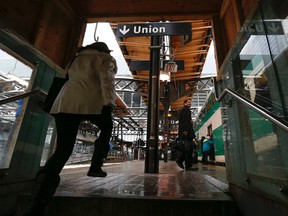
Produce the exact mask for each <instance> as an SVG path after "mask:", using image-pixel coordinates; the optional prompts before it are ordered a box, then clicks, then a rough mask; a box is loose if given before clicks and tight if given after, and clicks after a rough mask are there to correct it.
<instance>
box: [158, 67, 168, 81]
mask: <svg viewBox="0 0 288 216" xmlns="http://www.w3.org/2000/svg"><path fill="white" fill-rule="evenodd" d="M160 80H161V81H163V82H165V81H166V82H170V72H168V71H164V70H161V71H160Z"/></svg>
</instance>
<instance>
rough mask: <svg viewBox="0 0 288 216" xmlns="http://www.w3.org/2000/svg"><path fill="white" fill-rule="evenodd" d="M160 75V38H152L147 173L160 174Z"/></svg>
mask: <svg viewBox="0 0 288 216" xmlns="http://www.w3.org/2000/svg"><path fill="white" fill-rule="evenodd" d="M159 73H160V37H159V36H151V46H150V73H149V95H148V121H147V123H148V124H147V144H146V157H145V173H158V172H159V157H158V134H159V128H158V125H159Z"/></svg>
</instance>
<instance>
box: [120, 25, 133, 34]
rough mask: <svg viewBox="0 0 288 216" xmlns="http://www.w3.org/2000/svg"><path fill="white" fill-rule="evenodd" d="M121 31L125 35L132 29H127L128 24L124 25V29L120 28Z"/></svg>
mask: <svg viewBox="0 0 288 216" xmlns="http://www.w3.org/2000/svg"><path fill="white" fill-rule="evenodd" d="M119 31H120V32H121V33H122V34H123V35H125V34H127V33H128V32H129V31H130V28H128V29H126V25H124V27H123V29H119Z"/></svg>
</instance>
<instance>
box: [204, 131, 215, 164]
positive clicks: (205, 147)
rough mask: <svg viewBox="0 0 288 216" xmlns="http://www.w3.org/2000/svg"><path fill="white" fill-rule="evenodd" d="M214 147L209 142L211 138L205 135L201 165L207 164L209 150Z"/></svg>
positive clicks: (211, 142)
mask: <svg viewBox="0 0 288 216" xmlns="http://www.w3.org/2000/svg"><path fill="white" fill-rule="evenodd" d="M213 147H214V143H213V141H212V140H211V137H210V136H209V135H207V137H206V138H205V139H204V140H203V154H202V163H203V164H208V155H209V153H210V150H211V149H212V148H213Z"/></svg>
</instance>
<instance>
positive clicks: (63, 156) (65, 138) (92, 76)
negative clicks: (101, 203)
mask: <svg viewBox="0 0 288 216" xmlns="http://www.w3.org/2000/svg"><path fill="white" fill-rule="evenodd" d="M110 52H111V50H109V49H108V47H107V45H106V44H105V43H103V42H96V43H93V44H91V45H88V46H86V47H82V48H81V49H80V51H79V52H78V53H77V55H76V57H75V58H74V60H73V61H72V63H71V64H70V66H69V69H68V76H69V80H68V81H67V82H66V83H65V84H64V86H63V87H62V89H61V91H60V93H59V95H58V96H57V98H56V100H55V102H54V104H53V106H52V108H51V111H50V114H51V115H53V116H54V118H55V123H56V128H57V147H56V150H55V152H54V154H53V155H52V156H51V157H50V158H49V160H48V161H47V163H46V164H45V166H44V167H43V168H42V169H41V170H40V171H39V172H38V174H37V178H36V184H35V186H34V188H33V190H32V196H31V200H30V202H29V205H28V208H27V211H26V213H25V214H24V215H26V216H27V215H43V214H44V209H45V206H46V205H47V203H48V202H49V200H50V198H51V197H52V196H53V194H54V192H55V190H56V188H57V186H58V184H59V181H60V177H59V173H60V172H61V170H62V169H63V167H64V165H65V163H66V162H67V160H68V159H69V157H70V155H71V153H72V151H73V147H74V143H75V140H76V136H77V131H78V127H79V125H80V123H81V121H83V120H89V121H90V122H91V123H93V124H95V125H97V126H98V127H99V129H100V130H101V132H100V135H99V138H98V139H97V140H96V141H95V150H94V153H93V156H92V160H91V166H90V169H89V171H88V174H87V175H88V176H91V177H105V176H106V175H107V173H106V172H104V171H102V169H101V166H102V165H103V159H104V158H106V157H107V154H108V151H109V149H110V146H109V140H110V138H111V134H112V128H113V123H112V116H111V113H112V111H113V108H114V104H115V82H114V80H115V74H116V72H117V65H116V61H115V59H114V58H113V57H112V56H111V55H110Z"/></svg>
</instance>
